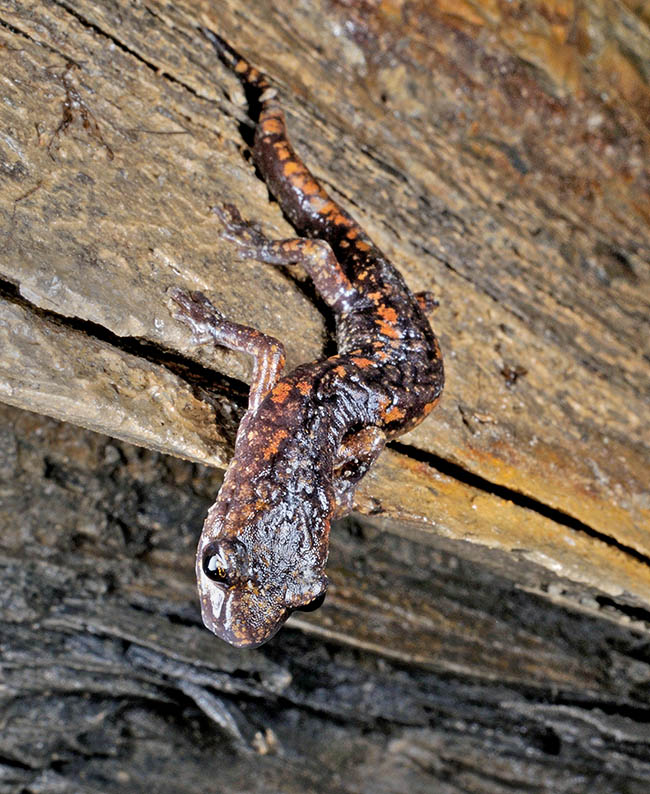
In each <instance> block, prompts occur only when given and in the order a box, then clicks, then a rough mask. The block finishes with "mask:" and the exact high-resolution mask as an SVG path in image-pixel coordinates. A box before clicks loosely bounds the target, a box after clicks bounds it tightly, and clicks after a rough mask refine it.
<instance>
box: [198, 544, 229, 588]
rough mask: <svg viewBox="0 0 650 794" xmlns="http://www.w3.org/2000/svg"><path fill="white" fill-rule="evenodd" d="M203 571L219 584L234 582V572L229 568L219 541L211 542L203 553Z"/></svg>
mask: <svg viewBox="0 0 650 794" xmlns="http://www.w3.org/2000/svg"><path fill="white" fill-rule="evenodd" d="M203 573H204V574H205V575H206V576H207V577H208V579H211V580H212V581H213V582H217V583H218V584H225V585H231V584H232V580H233V575H232V572H231V571H230V570H229V568H228V562H227V560H226V557H225V555H224V553H223V549H222V548H220V546H219V545H218V544H217V543H211V544H210V545H209V546H208V547H207V548H206V550H205V552H204V553H203Z"/></svg>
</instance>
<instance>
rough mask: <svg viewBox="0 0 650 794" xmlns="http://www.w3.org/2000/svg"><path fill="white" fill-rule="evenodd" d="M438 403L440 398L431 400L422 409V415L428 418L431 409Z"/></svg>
mask: <svg viewBox="0 0 650 794" xmlns="http://www.w3.org/2000/svg"><path fill="white" fill-rule="evenodd" d="M439 402H440V397H436V399H435V400H433V401H432V402H430V403H427V404H426V405H425V406H424V408H423V409H422V415H423V416H428V415H429V414H430V413H431V411H433V409H434V408H435V407H436V405H438V403H439Z"/></svg>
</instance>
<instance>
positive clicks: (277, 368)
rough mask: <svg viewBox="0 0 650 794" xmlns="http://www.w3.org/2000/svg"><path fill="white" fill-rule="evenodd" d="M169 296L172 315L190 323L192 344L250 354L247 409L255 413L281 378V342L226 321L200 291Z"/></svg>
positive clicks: (172, 292) (178, 290) (175, 289)
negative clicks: (174, 309)
mask: <svg viewBox="0 0 650 794" xmlns="http://www.w3.org/2000/svg"><path fill="white" fill-rule="evenodd" d="M170 295H171V298H172V300H173V301H174V303H176V304H177V305H178V307H179V309H178V311H177V312H176V313H175V314H174V318H175V319H177V320H180V321H181V322H183V323H185V325H187V326H189V328H190V329H191V331H192V341H193V342H194V343H195V344H198V345H202V344H206V342H214V343H215V344H217V345H223V347H228V348H230V349H231V350H239V351H241V352H243V353H248V354H249V355H251V356H253V359H254V361H255V366H254V368H253V379H252V381H251V387H250V393H249V396H248V410H249V411H251V412H254V411H255V409H256V408H257V406H258V405H259V404H260V403H261V402H262V400H263V399H264V397H265V396H266V395H267V394H268V392H269V391H270V390H271V389H272V388H273V386H275V384H276V382H277V380H278V378H279V377H280V373H281V372H282V369H283V367H284V360H285V356H284V346H283V344H282V342H279V341H278V340H277V339H275V338H274V337H272V336H267V335H266V334H263V333H262V332H261V331H257V330H256V329H255V328H250V327H249V326H247V325H239V323H233V322H230V320H226V318H225V317H224V316H223V314H221V312H220V311H219V310H218V309H217V308H216V307H215V306H213V304H212V303H211V302H210V301H209V300H208V299H207V298H206V297H205V295H204V294H203V293H202V292H188V291H187V290H183V289H178V288H174V289H172V290H171V292H170Z"/></svg>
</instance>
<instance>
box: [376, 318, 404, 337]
mask: <svg viewBox="0 0 650 794" xmlns="http://www.w3.org/2000/svg"><path fill="white" fill-rule="evenodd" d="M377 326H378V327H379V331H380V332H381V333H382V334H384V336H387V337H389V339H398V338H399V331H398V330H397V328H395V326H394V325H390V323H387V322H386V321H385V320H377Z"/></svg>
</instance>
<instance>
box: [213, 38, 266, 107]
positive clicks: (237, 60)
mask: <svg viewBox="0 0 650 794" xmlns="http://www.w3.org/2000/svg"><path fill="white" fill-rule="evenodd" d="M200 30H201V33H203V35H204V36H205V37H206V39H208V41H210V42H211V44H212V46H213V47H214V49H215V50H216V52H217V55H218V56H219V58H220V59H221V60H222V61H223V63H224V64H225V65H226V66H227V67H228V68H229V69H232V71H233V72H235V74H236V75H237V76H238V77H239V79H240V80H241V81H242V82H243V83H244V84H245V85H248V86H250V87H251V88H254V89H256V90H257V91H258V92H259V93H260V94H261V96H260V100H261V101H264V99H265V97H264V96H263V94H264V92H266V91H269V90H273V89H271V84H270V82H269V80H268V78H267V76H266V75H265V74H264V73H263V72H260V71H259V69H256V68H255V67H254V66H252V65H251V64H250V63H249V62H248V61H247V60H246V58H244V57H243V56H242V55H240V54H239V53H238V52H237V51H236V50H234V49H233V48H232V47H231V46H230V44H228V42H226V41H224V40H223V39H222V38H221V36H218V35H217V34H216V33H214V32H213V31H211V30H209V29H208V28H203V27H202V28H200Z"/></svg>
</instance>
